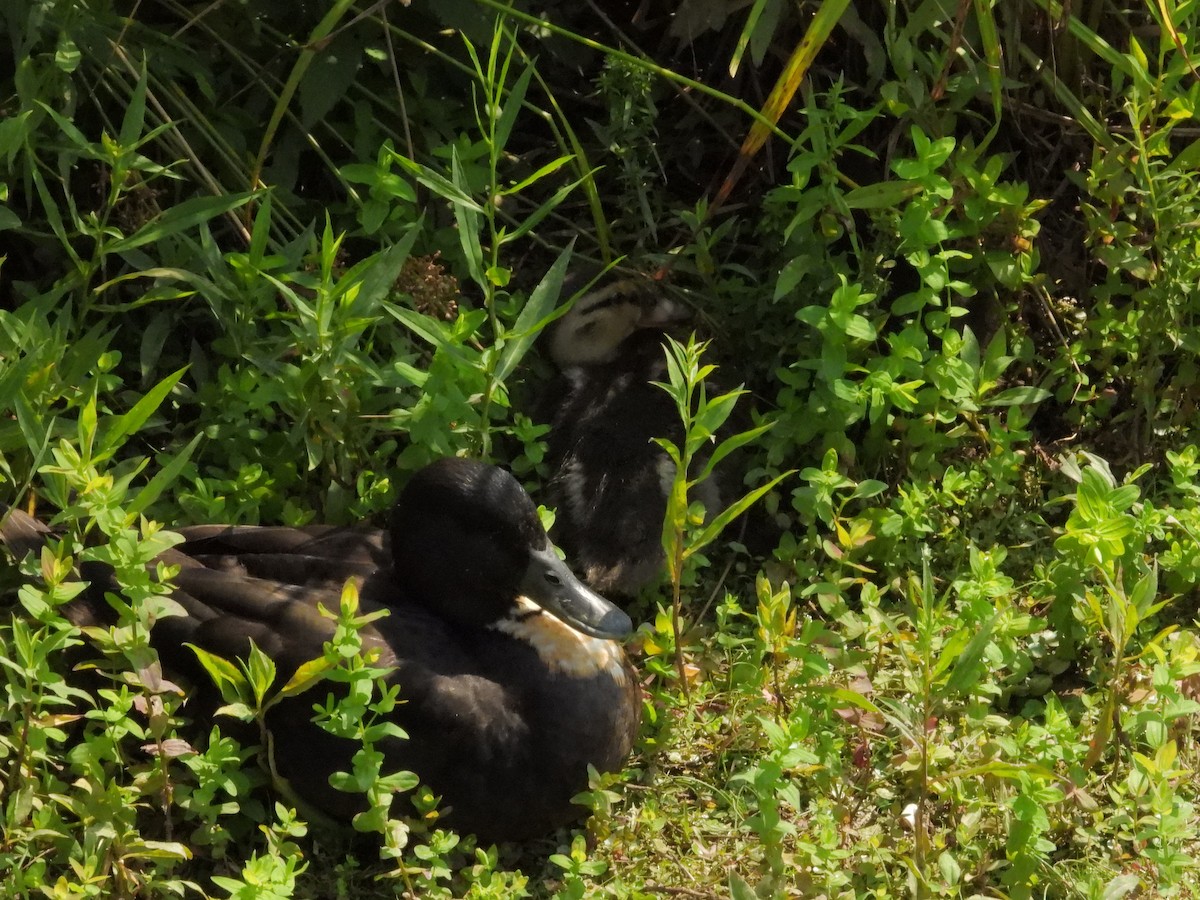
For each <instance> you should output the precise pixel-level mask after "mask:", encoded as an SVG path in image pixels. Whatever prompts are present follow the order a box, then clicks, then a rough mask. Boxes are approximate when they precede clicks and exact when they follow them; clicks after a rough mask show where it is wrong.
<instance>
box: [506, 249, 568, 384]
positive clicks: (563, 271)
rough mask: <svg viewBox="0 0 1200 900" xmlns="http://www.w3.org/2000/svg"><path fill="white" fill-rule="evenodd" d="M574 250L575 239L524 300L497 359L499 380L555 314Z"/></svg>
mask: <svg viewBox="0 0 1200 900" xmlns="http://www.w3.org/2000/svg"><path fill="white" fill-rule="evenodd" d="M574 250H575V241H574V240H572V241H571V242H570V243H569V244H568V245H567V246H566V248H565V249H564V250H563V251H562V252H561V253H560V254H558V258H557V259H555V260H554V262H553V263H552V264H551V266H550V268H549V270H547V272H546V274H545V275H543V276H542V280H541V281H539V282H538V284H537V287H535V288H534V289H533V291H532V292H531V293H530V295H529V299H528V300H526V301H525V306H524V307H522V309H521V312H520V315H518V316H517V321H516V322H515V323H514V324H513V329H512V332H510V334H509V335H507V336H506V338H507V339H506V340H505V342H504V349H503V350H502V351H501V353H500V360H499V362H497V363H496V372H495V379H496V381H498V382H501V383H503V382H504V381H505V380H507V378H508V376H509V375H511V374H512V372H513V370H515V369H516V367H517V366H518V365H519V364H520V362H521V360H522V359H523V358H524V357H525V354H526V353H528V352H529V348H530V347H532V346H533V342H534V340H535V339H536V338H537V336H538V334H540V333H541V330H542V329H543V328H544V327H545V326H546V324H547V323H548V322H549V321H551V319H552V318H553V313H554V308H555V307H556V306H557V305H558V298H559V295H560V294H561V293H562V285H563V280H564V279H565V278H566V276H567V269H568V268H569V267H570V265H571V256H572V254H573V253H574Z"/></svg>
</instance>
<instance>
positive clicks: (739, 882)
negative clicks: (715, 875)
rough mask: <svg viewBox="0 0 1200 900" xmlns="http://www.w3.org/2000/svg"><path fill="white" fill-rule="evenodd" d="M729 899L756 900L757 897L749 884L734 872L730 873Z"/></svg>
mask: <svg viewBox="0 0 1200 900" xmlns="http://www.w3.org/2000/svg"><path fill="white" fill-rule="evenodd" d="M729 898H730V900H757V895H756V894H755V893H754V888H752V887H750V883H749V882H747V881H746V880H745V879H744V878H742V877H741V876H740V875H738V874H737V873H736V872H730V873H729Z"/></svg>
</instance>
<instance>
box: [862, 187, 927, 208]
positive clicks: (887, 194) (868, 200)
mask: <svg viewBox="0 0 1200 900" xmlns="http://www.w3.org/2000/svg"><path fill="white" fill-rule="evenodd" d="M920 192H921V185H919V184H914V183H912V182H910V181H881V182H879V183H877V184H868V185H866V186H865V187H860V188H855V189H854V190H852V191H849V192H847V193H846V195H845V196H844V197H843V198H842V199H843V200H844V201H845V203H846V205H847V206H848V207H849V208H850V209H894V208H896V207H898V206H900V205H901V204H902V203H903V202H904V201H905V200H907V199H908V198H909V197H913V196H915V195H917V194H919V193H920Z"/></svg>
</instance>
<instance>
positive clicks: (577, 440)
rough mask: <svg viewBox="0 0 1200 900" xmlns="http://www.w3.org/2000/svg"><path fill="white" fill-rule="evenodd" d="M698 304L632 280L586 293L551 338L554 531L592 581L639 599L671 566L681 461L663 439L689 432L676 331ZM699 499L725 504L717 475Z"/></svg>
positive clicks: (710, 506)
mask: <svg viewBox="0 0 1200 900" xmlns="http://www.w3.org/2000/svg"><path fill="white" fill-rule="evenodd" d="M685 318H686V311H685V310H684V308H683V307H682V306H680V305H679V304H676V303H674V302H673V301H671V300H669V299H667V298H665V297H662V296H657V297H649V296H647V294H646V291H645V290H644V288H643V286H642V285H640V284H637V283H634V282H631V281H621V282H617V283H615V284H612V285H609V286H608V287H606V288H604V289H602V290H599V291H596V292H593V293H589V294H587V295H585V296H583V297H581V298H580V299H579V300H578V301H576V303H575V305H574V306H573V307H572V308H571V310H570V311H569V312H568V313H567V314H566V315H564V316H563V317H562V318H561V319H560V320H559V322H558V323H556V326H555V329H554V331H553V333H552V334H551V335H550V355H551V358H552V359H553V360H554V362H555V363H556V364H557V365H558V366H559V368H560V369H561V372H562V378H561V386H560V387H559V389H558V391H557V394H556V396H554V398H553V401H552V402H553V403H554V406H555V408H554V411H553V414H552V415H551V416H550V417H549V418H550V420H551V427H550V434H549V438H548V452H547V460H548V462H549V465H550V469H551V478H550V481H549V485H548V490H549V496H550V500H551V502H552V503H553V505H554V506H555V507H556V518H555V523H554V528H553V535H554V539H555V541H556V542H558V544H559V545H560V546H562V548H563V549H564V551H565V552H566V554H567V557H568V559H571V560H573V561H574V562H575V563H576V564H577V565H578V566H579V571H580V572H581V574H582V575H583V578H584V580H585V581H586V582H587V583H588V584H589V585H591V587H593V588H595V589H596V590H598V591H600V592H601V593H606V594H610V595H611V594H615V595H622V596H628V597H634V596H637V595H638V594H639V593H641V591H642V590H643V588H645V587H647V586H648V585H651V584H653V583H654V582H655V580H656V579H657V578H658V577H659V576H660V575H661V573H662V571H663V565H664V555H663V550H662V527H663V518H664V516H665V515H666V506H667V494H668V492H669V491H670V487H671V482H672V480H673V478H674V465H673V463H672V462H671V460H670V458H669V457H668V456H667V454H666V453H665V452H664V451H663V449H662V448H661V447H659V446H658V444H656V443H654V441H653V438H656V437H665V438H668V439H669V440H671V441H673V442H674V443H676V444H677V445H678V444H679V443H681V441H682V438H683V430H682V425H681V424H680V422H679V413H678V411H677V410H676V408H675V402H674V400H672V399H671V397H670V396H669V395H668V394H667V393H666V391H664V390H663V389H662V388H660V387H657V386H656V385H654V384H652V383H651V382H654V381H658V382H665V381H666V380H667V368H666V362H665V357H664V350H663V341H664V335H665V332H666V329H668V328H669V327H670V326H672V325H675V324H678V323H680V322H682V321H684V320H685ZM697 499H700V500H701V501H703V503H704V505H705V509H706V510H707V511H708V512H709V513H710V514H711V513H715V512H717V511H718V510H719V509H720V508H721V505H722V500H721V490H720V487H719V485H718V483H717V481H716V480H715V479H709V480H708V481H706V482H704V483H703V484H702V485H701V487H700V489H699V493H698V497H697Z"/></svg>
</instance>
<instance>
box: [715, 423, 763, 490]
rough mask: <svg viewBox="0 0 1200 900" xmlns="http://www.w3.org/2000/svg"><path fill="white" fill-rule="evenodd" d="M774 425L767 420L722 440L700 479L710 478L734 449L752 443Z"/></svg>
mask: <svg viewBox="0 0 1200 900" xmlns="http://www.w3.org/2000/svg"><path fill="white" fill-rule="evenodd" d="M774 427H775V423H774V422H767V423H766V424H764V425H759V426H758V427H757V428H751V429H749V430H748V431H742V432H739V433H737V434H735V435H731V436H730V437H727V438H726V439H725V440H723V441H721V443H719V444H718V445H717V447H716V449H715V450H713V452H712V454H711V455H710V456H709V457H708V462H706V463H705V464H704V471H703V472H701V474H700V478H699V480H700V481H704V480H705V479H706V478H708V476H709V475H711V474H712V472H713V470H714V469H715V468H716V467H717V465H718V464H719V463H720V462H721V460H723V459H724V458H725V457H726V456H728V455H729V454H730V453H732V452H733V451H734V450H737V449H738V448H740V447H744V446H746V444H749V443H752V442H753V441H755V440H757V439H758V438H759V437H761V436H762V435H763V434H765V433H766V432H768V431H770V430H771V429H772V428H774Z"/></svg>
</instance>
